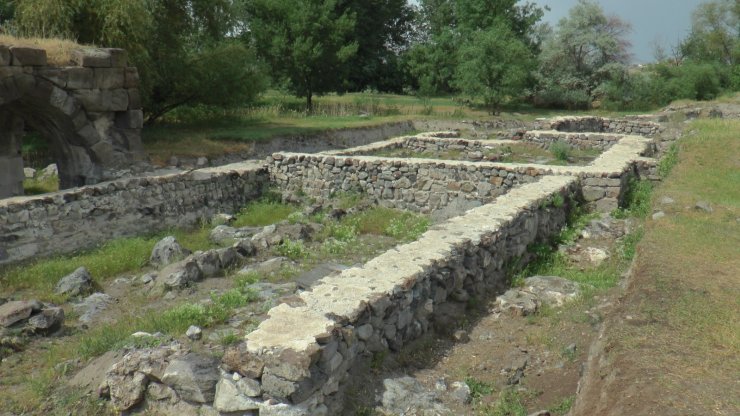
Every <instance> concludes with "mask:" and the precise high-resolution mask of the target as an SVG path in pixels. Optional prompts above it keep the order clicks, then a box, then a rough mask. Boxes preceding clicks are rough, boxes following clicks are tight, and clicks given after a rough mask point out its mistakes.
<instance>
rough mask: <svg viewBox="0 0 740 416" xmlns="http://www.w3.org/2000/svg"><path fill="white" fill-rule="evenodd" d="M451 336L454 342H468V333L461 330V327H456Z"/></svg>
mask: <svg viewBox="0 0 740 416" xmlns="http://www.w3.org/2000/svg"><path fill="white" fill-rule="evenodd" d="M452 338H453V339H454V340H455V342H468V341H470V336H469V335H468V332H467V331H463V330H462V329H458V330H457V331H455V332H454V333H453V334H452Z"/></svg>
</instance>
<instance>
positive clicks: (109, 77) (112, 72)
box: [95, 68, 125, 90]
mask: <svg viewBox="0 0 740 416" xmlns="http://www.w3.org/2000/svg"><path fill="white" fill-rule="evenodd" d="M124 80H125V78H124V69H123V68H95V88H100V89H105V90H112V89H116V88H123V86H124Z"/></svg>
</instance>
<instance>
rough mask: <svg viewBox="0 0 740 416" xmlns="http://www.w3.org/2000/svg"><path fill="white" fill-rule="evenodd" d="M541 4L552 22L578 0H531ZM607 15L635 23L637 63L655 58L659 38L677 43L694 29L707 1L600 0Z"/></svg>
mask: <svg viewBox="0 0 740 416" xmlns="http://www.w3.org/2000/svg"><path fill="white" fill-rule="evenodd" d="M529 1H533V2H534V3H537V4H539V5H540V6H550V11H549V12H546V13H545V17H544V19H543V20H545V21H546V22H549V23H550V24H551V25H553V26H555V24H556V23H557V22H558V20H560V19H561V18H563V17H565V16H566V15H567V14H568V10H569V9H570V8H571V7H573V5H574V4H576V2H577V0H529ZM597 1H598V3H599V4H601V7H603V8H604V11H605V12H606V13H607V14H613V15H617V16H619V17H620V18H621V19H622V20H626V21H627V22H629V23H630V24H631V25H632V32H631V33H630V41H631V43H632V60H633V61H634V62H638V63H644V62H651V61H652V60H653V47H652V45H653V44H654V43H655V42H656V41H658V42H659V43H661V44H662V45H664V46H665V47H669V46H670V45H675V44H676V43H677V41H678V40H680V39H683V38H685V37H686V35H687V34H688V32H689V30H690V29H691V12H692V11H694V9H696V6H698V5H699V4H701V3H704V2H705V1H706V0H597Z"/></svg>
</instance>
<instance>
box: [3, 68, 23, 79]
mask: <svg viewBox="0 0 740 416" xmlns="http://www.w3.org/2000/svg"><path fill="white" fill-rule="evenodd" d="M22 73H23V68H20V67H17V66H2V65H0V79H3V78H9V77H14V76H16V75H19V74H22Z"/></svg>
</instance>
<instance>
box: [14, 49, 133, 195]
mask: <svg viewBox="0 0 740 416" xmlns="http://www.w3.org/2000/svg"><path fill="white" fill-rule="evenodd" d="M138 88H139V75H138V73H137V71H136V68H134V67H130V66H128V62H127V55H126V52H125V51H124V50H121V49H90V48H87V49H84V50H83V49H81V50H78V51H74V52H73V54H72V61H71V62H70V66H64V67H52V66H49V65H47V59H46V51H45V50H43V49H36V48H27V47H14V46H10V47H8V46H5V45H0V122H1V123H2V126H0V127H1V128H0V142H10V141H11V138H12V137H15V141H19V140H20V139H21V138H22V137H23V135H24V132H25V130H26V127H30V128H32V129H33V130H36V131H37V132H39V133H41V135H43V136H44V137H45V138H46V140H47V141H48V142H49V147H50V148H51V150H52V153H53V154H54V157H55V159H56V160H57V165H58V167H59V177H60V185H61V187H62V188H63V189H64V188H69V187H73V186H80V185H86V184H93V183H97V182H100V181H102V180H105V179H110V178H113V177H115V172H116V171H117V170H120V169H123V168H131V165H132V164H134V163H139V162H142V160H143V158H144V154H143V150H142V148H141V128H142V125H143V122H144V117H143V112H142V110H141V98H140V94H139V89H138ZM19 149H20V147H19V146H13V147H12V148H5V147H3V148H0V152H1V153H0V160H3V161H6V160H7V159H12V160H13V163H14V165H13V166H14V167H13V171H12V172H5V173H7V174H12V175H13V177H14V179H13V181H11V182H13V183H15V182H17V180H18V179H19V178H20V180H21V181H22V178H23V169H22V165H21V168H20V169H17V168H16V167H15V165H17V164H18V163H21V164H22V160H20V161H19V158H20V154H19V152H18V151H19ZM3 165H4V166H5V167H6V168H7V166H10V165H8V164H5V163H4V164H3ZM6 177H7V175H6ZM4 182H5V181H2V182H0V198H3V197H7V196H14V195H19V194H20V192H21V191H22V188H21V189H20V190H19V189H18V188H17V187H13V186H10V185H8V186H2V185H3V184H4Z"/></svg>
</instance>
